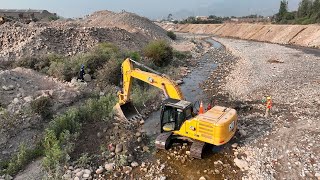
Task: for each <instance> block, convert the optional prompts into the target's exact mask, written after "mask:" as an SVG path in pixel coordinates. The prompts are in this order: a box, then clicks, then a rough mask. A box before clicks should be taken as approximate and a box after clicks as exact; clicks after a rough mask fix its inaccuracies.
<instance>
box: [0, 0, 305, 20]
mask: <svg viewBox="0 0 320 180" xmlns="http://www.w3.org/2000/svg"><path fill="white" fill-rule="evenodd" d="M0 2H1V5H0V8H2V9H29V8H30V9H46V10H49V11H51V12H56V13H57V14H59V15H61V16H63V17H82V16H84V15H87V14H90V13H92V12H94V11H97V10H105V9H107V10H112V11H121V10H123V9H124V10H126V11H130V12H135V13H137V14H139V15H142V16H146V17H149V18H153V19H155V18H161V17H166V16H167V15H168V14H169V13H172V14H173V15H174V16H176V17H181V16H190V15H193V16H196V15H210V14H215V15H218V16H231V15H235V16H242V15H249V14H261V15H272V14H274V13H276V12H277V11H278V9H279V4H280V0H0ZM299 2H300V0H289V9H291V10H292V9H294V10H295V9H297V6H298V4H299Z"/></svg>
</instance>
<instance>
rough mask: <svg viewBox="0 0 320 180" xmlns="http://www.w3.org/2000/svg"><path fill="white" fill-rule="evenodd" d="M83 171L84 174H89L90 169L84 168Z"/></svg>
mask: <svg viewBox="0 0 320 180" xmlns="http://www.w3.org/2000/svg"><path fill="white" fill-rule="evenodd" d="M83 172H84V173H85V174H91V171H90V170H89V169H85V170H84V171H83Z"/></svg>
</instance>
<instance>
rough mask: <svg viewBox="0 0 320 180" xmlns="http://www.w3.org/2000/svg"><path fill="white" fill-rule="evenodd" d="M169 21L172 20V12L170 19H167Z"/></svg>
mask: <svg viewBox="0 0 320 180" xmlns="http://www.w3.org/2000/svg"><path fill="white" fill-rule="evenodd" d="M167 20H168V21H171V20H172V14H171V13H170V14H169V15H168V19H167Z"/></svg>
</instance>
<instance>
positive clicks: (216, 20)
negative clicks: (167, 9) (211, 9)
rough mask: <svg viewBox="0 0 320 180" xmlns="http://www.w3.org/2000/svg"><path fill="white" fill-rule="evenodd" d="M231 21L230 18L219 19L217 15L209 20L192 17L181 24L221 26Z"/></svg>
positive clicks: (208, 18) (211, 16) (209, 17)
mask: <svg viewBox="0 0 320 180" xmlns="http://www.w3.org/2000/svg"><path fill="white" fill-rule="evenodd" d="M229 19H230V18H229V17H219V16H215V15H210V16H208V17H207V19H203V18H197V17H194V16H190V17H188V18H187V19H185V20H182V21H180V24H221V23H223V22H224V21H226V20H229Z"/></svg>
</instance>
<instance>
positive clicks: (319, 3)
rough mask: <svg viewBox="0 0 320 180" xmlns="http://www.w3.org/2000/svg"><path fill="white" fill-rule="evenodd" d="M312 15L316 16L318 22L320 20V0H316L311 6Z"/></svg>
mask: <svg viewBox="0 0 320 180" xmlns="http://www.w3.org/2000/svg"><path fill="white" fill-rule="evenodd" d="M311 13H312V15H311V17H312V18H314V20H315V21H316V22H318V23H319V22H320V0H314V2H313V4H312V8H311Z"/></svg>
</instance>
